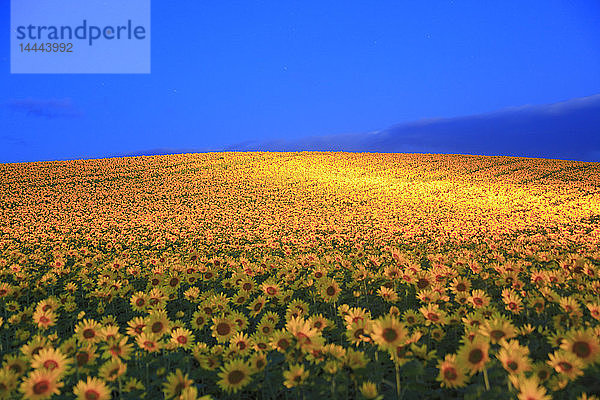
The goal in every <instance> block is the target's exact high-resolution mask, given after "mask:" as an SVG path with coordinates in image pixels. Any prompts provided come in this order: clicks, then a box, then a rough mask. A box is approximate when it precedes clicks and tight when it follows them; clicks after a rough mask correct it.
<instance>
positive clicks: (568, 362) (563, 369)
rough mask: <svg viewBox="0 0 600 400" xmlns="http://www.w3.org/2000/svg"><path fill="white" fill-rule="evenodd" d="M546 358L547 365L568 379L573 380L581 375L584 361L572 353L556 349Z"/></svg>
mask: <svg viewBox="0 0 600 400" xmlns="http://www.w3.org/2000/svg"><path fill="white" fill-rule="evenodd" d="M548 358H549V360H548V365H549V366H551V367H552V368H554V370H555V371H556V372H558V373H560V374H562V375H564V376H565V377H566V378H568V379H571V380H575V379H576V378H577V377H578V376H580V375H583V371H582V368H583V367H584V363H583V361H581V359H580V358H579V357H577V356H576V355H575V354H574V353H571V352H568V351H564V350H557V351H555V352H554V353H553V354H550V356H548Z"/></svg>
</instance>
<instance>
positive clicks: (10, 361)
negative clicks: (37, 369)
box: [2, 355, 29, 377]
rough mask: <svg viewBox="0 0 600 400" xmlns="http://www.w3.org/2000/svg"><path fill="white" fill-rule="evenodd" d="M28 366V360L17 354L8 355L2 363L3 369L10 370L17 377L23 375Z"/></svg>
mask: <svg viewBox="0 0 600 400" xmlns="http://www.w3.org/2000/svg"><path fill="white" fill-rule="evenodd" d="M28 368H29V367H28V365H27V361H25V360H24V359H23V358H21V357H17V356H15V355H9V356H7V357H6V358H5V359H4V362H3V363H2V370H7V371H10V372H12V373H14V374H15V375H17V377H19V376H21V375H23V374H24V373H25V371H27V369H28Z"/></svg>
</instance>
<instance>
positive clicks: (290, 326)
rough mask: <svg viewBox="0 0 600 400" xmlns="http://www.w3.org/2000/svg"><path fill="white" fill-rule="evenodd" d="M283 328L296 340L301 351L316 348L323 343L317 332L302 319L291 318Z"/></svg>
mask: <svg viewBox="0 0 600 400" xmlns="http://www.w3.org/2000/svg"><path fill="white" fill-rule="evenodd" d="M285 327H286V329H287V331H288V332H289V333H291V334H292V335H293V336H294V337H295V338H296V340H297V341H298V345H299V346H300V348H301V349H303V350H311V349H313V348H315V347H317V348H318V347H320V345H321V344H322V343H323V340H322V338H321V336H320V334H319V331H318V330H317V329H315V328H313V327H311V325H310V322H308V321H307V320H305V319H304V318H302V317H298V318H292V319H291V320H289V321H288V322H287V323H286V324H285Z"/></svg>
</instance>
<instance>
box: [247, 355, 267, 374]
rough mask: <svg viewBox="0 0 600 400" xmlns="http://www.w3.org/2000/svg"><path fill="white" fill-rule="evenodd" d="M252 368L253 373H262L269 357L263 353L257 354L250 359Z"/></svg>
mask: <svg viewBox="0 0 600 400" xmlns="http://www.w3.org/2000/svg"><path fill="white" fill-rule="evenodd" d="M250 366H251V367H252V373H256V372H260V371H262V370H263V369H265V367H266V366H267V356H266V355H265V354H264V353H262V352H257V353H254V354H253V355H252V357H250Z"/></svg>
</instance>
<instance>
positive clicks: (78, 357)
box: [75, 345, 97, 368]
mask: <svg viewBox="0 0 600 400" xmlns="http://www.w3.org/2000/svg"><path fill="white" fill-rule="evenodd" d="M96 357H97V355H96V348H95V346H94V345H87V346H85V347H83V348H79V349H78V350H77V352H76V354H75V364H76V366H77V368H82V367H85V366H87V365H90V364H92V363H93V362H94V360H95V359H96Z"/></svg>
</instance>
